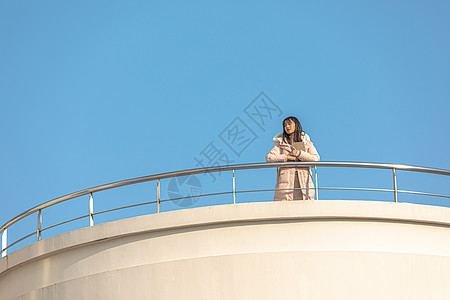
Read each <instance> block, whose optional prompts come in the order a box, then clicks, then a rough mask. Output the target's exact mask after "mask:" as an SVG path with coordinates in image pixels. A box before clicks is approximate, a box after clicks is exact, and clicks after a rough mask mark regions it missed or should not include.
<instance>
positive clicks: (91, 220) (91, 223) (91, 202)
mask: <svg viewBox="0 0 450 300" xmlns="http://www.w3.org/2000/svg"><path fill="white" fill-rule="evenodd" d="M89 195H90V196H89V226H94V196H93V195H92V193H89Z"/></svg>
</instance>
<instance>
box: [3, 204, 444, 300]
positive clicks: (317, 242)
mask: <svg viewBox="0 0 450 300" xmlns="http://www.w3.org/2000/svg"><path fill="white" fill-rule="evenodd" d="M449 282H450V208H445V207H435V206H424V205H416V204H407V203H386V202H371V201H296V202H270V203H245V204H237V205H223V206H210V207H201V208H193V209H184V210H179V211H171V212H164V213H160V214H152V215H147V216H140V217H134V218H130V219H125V220H120V221H115V222H111V223H105V224H100V225H96V226H92V227H88V228H83V229H79V230H75V231H71V232H68V233H64V234H61V235H58V236H54V237H51V238H48V239H45V240H42V241H39V242H37V243H34V244H31V245H29V246H27V247H25V248H22V249H19V250H18V251H15V252H13V253H10V254H9V255H8V256H6V257H5V258H3V259H1V260H0V299H5V300H6V299H377V300H378V299H450V284H448V283H449Z"/></svg>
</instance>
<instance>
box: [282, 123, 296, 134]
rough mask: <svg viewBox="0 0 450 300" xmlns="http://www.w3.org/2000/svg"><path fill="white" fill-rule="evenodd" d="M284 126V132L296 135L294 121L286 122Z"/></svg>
mask: <svg viewBox="0 0 450 300" xmlns="http://www.w3.org/2000/svg"><path fill="white" fill-rule="evenodd" d="M283 125H284V131H286V133H287V134H292V133H294V131H295V123H294V122H293V121H292V120H286V121H285V122H284V124H283Z"/></svg>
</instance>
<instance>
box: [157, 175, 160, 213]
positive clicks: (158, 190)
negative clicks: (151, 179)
mask: <svg viewBox="0 0 450 300" xmlns="http://www.w3.org/2000/svg"><path fill="white" fill-rule="evenodd" d="M160 200H161V187H160V185H159V179H158V184H157V185H156V201H157V202H158V212H160V211H161V202H160Z"/></svg>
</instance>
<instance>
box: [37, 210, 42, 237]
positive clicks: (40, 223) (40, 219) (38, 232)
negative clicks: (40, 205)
mask: <svg viewBox="0 0 450 300" xmlns="http://www.w3.org/2000/svg"><path fill="white" fill-rule="evenodd" d="M41 231H42V209H40V210H39V211H38V215H37V232H36V235H37V240H38V241H40V240H41V239H42V236H41Z"/></svg>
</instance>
